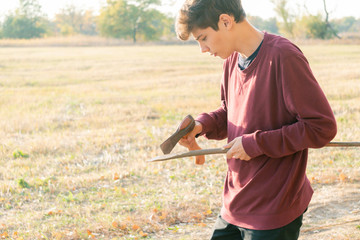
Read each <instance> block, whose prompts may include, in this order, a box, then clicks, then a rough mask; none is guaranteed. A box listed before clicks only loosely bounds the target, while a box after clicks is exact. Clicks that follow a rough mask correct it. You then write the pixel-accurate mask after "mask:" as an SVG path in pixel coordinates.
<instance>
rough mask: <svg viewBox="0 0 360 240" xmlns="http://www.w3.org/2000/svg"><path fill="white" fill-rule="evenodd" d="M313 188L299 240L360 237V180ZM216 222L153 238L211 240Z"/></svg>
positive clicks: (211, 220) (187, 226) (354, 239)
mask: <svg viewBox="0 0 360 240" xmlns="http://www.w3.org/2000/svg"><path fill="white" fill-rule="evenodd" d="M313 188H314V195H313V198H312V201H311V203H310V206H309V209H308V211H307V212H306V213H305V215H304V220H303V227H302V228H301V235H300V238H299V240H360V182H353V183H336V184H330V185H321V184H318V185H313ZM219 197H220V196H219ZM214 222H215V217H212V218H207V219H206V221H205V222H204V223H205V224H206V225H205V224H204V226H197V225H195V226H194V225H191V224H180V225H179V226H178V230H177V231H176V232H175V231H173V232H168V233H160V234H161V237H160V236H159V237H156V236H154V239H173V240H175V239H177V240H190V239H193V240H200V239H201V240H203V239H209V236H210V234H211V230H212V226H213V223H214ZM175 229H177V227H175Z"/></svg>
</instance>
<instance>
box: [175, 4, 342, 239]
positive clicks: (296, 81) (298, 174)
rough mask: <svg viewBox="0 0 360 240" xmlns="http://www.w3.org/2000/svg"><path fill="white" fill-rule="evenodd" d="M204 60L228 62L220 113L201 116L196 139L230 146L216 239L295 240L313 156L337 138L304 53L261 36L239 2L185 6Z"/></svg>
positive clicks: (182, 18) (181, 30)
mask: <svg viewBox="0 0 360 240" xmlns="http://www.w3.org/2000/svg"><path fill="white" fill-rule="evenodd" d="M176 32H177V35H178V37H179V38H180V39H182V40H187V39H188V38H189V37H190V35H192V36H193V37H194V39H195V40H196V41H197V42H198V43H199V45H200V48H201V51H202V52H203V53H206V52H207V53H210V54H211V55H213V56H219V57H221V58H222V59H225V61H224V65H223V77H222V83H221V107H219V108H218V109H217V110H215V111H213V112H210V113H203V114H200V115H199V116H198V117H197V119H196V126H195V128H194V130H193V131H192V132H191V133H190V134H189V135H188V137H187V138H183V139H182V140H181V141H180V144H182V145H183V146H185V147H190V146H191V145H193V144H194V143H195V136H197V135H205V137H207V138H208V139H218V140H220V139H224V138H228V144H227V145H226V146H224V147H225V148H229V151H228V152H227V164H228V171H227V175H226V179H225V184H224V191H223V207H222V209H221V213H220V216H219V218H218V219H217V222H216V223H215V228H214V232H213V235H212V239H246V240H272V239H274V240H275V239H276V240H283V239H284V240H285V239H289V240H295V239H298V236H299V232H300V227H301V225H302V216H303V213H304V212H305V211H306V209H307V207H308V204H309V202H310V199H311V196H312V194H313V190H312V188H311V186H310V182H309V180H308V179H307V177H306V174H305V172H306V165H307V158H308V148H321V147H323V146H325V145H326V144H327V143H328V142H330V141H331V139H333V138H334V136H335V135H336V122H335V118H334V115H333V112H332V110H331V108H330V106H329V103H328V101H327V99H326V97H325V95H324V93H323V91H322V90H321V88H320V86H319V84H318V83H317V81H316V79H315V77H314V76H313V73H312V71H311V69H310V67H309V63H308V61H307V59H306V58H305V57H304V55H303V53H302V52H301V51H300V49H299V48H298V47H297V46H295V45H294V44H293V43H291V42H290V41H289V40H287V39H285V38H283V37H280V36H276V35H272V34H269V33H266V32H261V31H258V30H257V29H256V28H254V27H253V26H252V25H251V24H250V23H249V22H248V20H247V19H246V14H245V12H244V10H243V8H242V5H241V1H240V0H188V1H185V3H184V4H183V6H182V8H181V10H180V11H179V15H178V17H177V20H176Z"/></svg>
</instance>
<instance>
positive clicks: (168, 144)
mask: <svg viewBox="0 0 360 240" xmlns="http://www.w3.org/2000/svg"><path fill="white" fill-rule="evenodd" d="M194 127H195V120H194V118H193V117H192V116H191V115H187V116H186V117H185V118H184V119H183V120H182V122H181V123H180V125H179V127H178V128H177V130H176V132H175V133H173V134H172V135H171V136H170V137H169V138H168V139H166V140H165V141H164V142H163V143H162V144H161V145H160V148H161V151H162V152H163V153H164V154H169V153H170V152H171V151H172V150H173V149H174V147H175V145H176V144H177V143H178V142H179V141H180V139H181V138H182V137H184V136H185V135H186V134H188V133H189V132H191V131H192V130H193V129H194Z"/></svg>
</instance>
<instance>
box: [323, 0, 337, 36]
mask: <svg viewBox="0 0 360 240" xmlns="http://www.w3.org/2000/svg"><path fill="white" fill-rule="evenodd" d="M323 3H324V11H325V15H326V17H325V23H326V28H327V29H330V31H331V34H333V35H334V36H335V37H337V38H338V39H341V37H340V36H339V35H338V34H337V32H336V31H335V29H333V27H332V26H331V24H330V23H329V12H328V11H327V8H326V0H323Z"/></svg>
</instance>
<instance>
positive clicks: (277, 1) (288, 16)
mask: <svg viewBox="0 0 360 240" xmlns="http://www.w3.org/2000/svg"><path fill="white" fill-rule="evenodd" d="M271 2H272V3H273V4H274V5H275V8H274V10H275V12H276V13H277V14H278V16H279V17H280V19H281V20H282V21H281V22H278V27H279V30H280V32H281V33H283V34H284V35H287V36H293V28H294V22H295V16H294V15H293V14H292V13H291V11H290V9H289V8H288V6H287V4H288V0H271Z"/></svg>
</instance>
